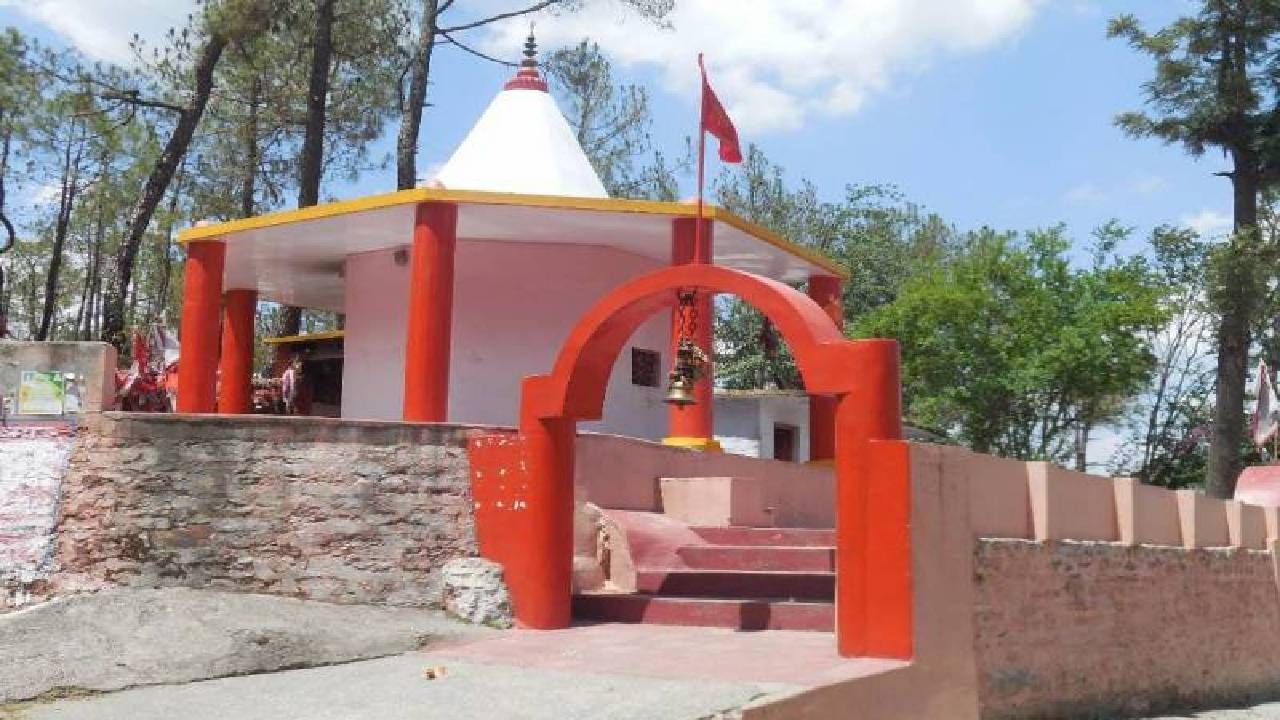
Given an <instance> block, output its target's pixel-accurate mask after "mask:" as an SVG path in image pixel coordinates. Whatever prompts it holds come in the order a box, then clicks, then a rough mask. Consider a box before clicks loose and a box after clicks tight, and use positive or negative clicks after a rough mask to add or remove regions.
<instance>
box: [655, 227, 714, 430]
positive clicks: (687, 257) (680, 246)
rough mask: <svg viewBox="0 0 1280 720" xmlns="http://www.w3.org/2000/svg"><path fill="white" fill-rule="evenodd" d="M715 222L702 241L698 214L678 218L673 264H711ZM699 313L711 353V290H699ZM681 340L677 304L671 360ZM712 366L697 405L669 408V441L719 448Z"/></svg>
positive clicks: (700, 334) (698, 334)
mask: <svg viewBox="0 0 1280 720" xmlns="http://www.w3.org/2000/svg"><path fill="white" fill-rule="evenodd" d="M713 227H714V225H713V223H712V222H711V221H710V220H705V219H704V220H703V221H702V237H701V243H699V238H698V233H697V228H698V220H697V218H677V219H675V220H674V221H672V226H671V264H672V265H688V264H690V263H704V264H708V265H709V264H711V262H712V246H713V238H712V232H713V230H712V229H713ZM694 307H695V310H696V314H697V328H696V329H695V331H694V333H693V339H694V342H695V343H697V345H698V347H700V348H702V351H703V352H705V353H706V354H707V357H708V358H710V357H711V342H712V337H713V334H714V333H713V329H714V327H715V326H714V322H715V312H714V307H713V305H712V301H711V293H709V292H705V291H699V292H698V297H697V300H695V301H694ZM679 342H680V311H679V309H678V308H677V309H676V310H675V311H674V312H673V313H672V314H671V348H670V349H671V352H670V356H671V361H672V362H674V361H675V356H676V346H677V345H678V344H679ZM712 380H713V378H712V372H711V367H710V366H708V367H707V372H706V374H705V375H703V377H702V379H700V380H698V382H697V383H696V384H695V385H694V393H693V394H694V397H695V398H697V402H696V403H694V404H693V405H686V406H684V407H680V406H677V405H672V406H670V409H669V411H668V416H667V417H668V429H669V436H668V437H667V438H665V439H664V440H663V442H664V443H665V444H667V445H675V446H679V447H687V448H694V449H697V450H719V449H720V445H719V444H718V443H717V442H716V441H715V436H714V434H713V431H714V428H715V421H714V413H715V407H714V405H715V396H714V393H713V389H712V388H713V384H712Z"/></svg>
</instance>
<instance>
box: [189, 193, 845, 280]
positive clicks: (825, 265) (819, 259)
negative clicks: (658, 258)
mask: <svg viewBox="0 0 1280 720" xmlns="http://www.w3.org/2000/svg"><path fill="white" fill-rule="evenodd" d="M420 202H455V203H463V204H471V205H513V206H519V207H541V208H557V209H562V210H585V211H596V212H622V213H637V214H643V215H668V216H671V217H695V216H696V215H697V214H698V208H697V206H696V205H694V204H692V203H684V202H663V201H658V200H628V199H622V198H579V197H563V196H559V195H525V194H520V193H499V192H483V191H479V190H447V189H441V188H415V189H413V190H400V191H397V192H392V193H385V194H382V195H370V196H368V197H362V198H356V199H354V200H340V201H338V202H331V203H325V204H323V205H313V206H311V207H306V208H298V209H296V210H281V211H278V212H273V213H267V214H265V215H258V216H255V217H251V218H244V219H241V220H231V221H228V222H223V223H217V224H210V225H198V226H195V227H189V228H185V229H183V230H182V231H180V232H179V233H178V242H179V243H182V244H186V243H190V242H197V241H200V240H211V239H215V238H219V237H224V236H226V235H232V234H235V233H239V232H245V231H248V230H257V229H260V228H268V227H276V226H279V225H288V224H291V223H296V222H303V221H306V220H319V219H322V218H329V217H337V216H340V215H349V214H352V213H358V212H366V211H369V210H380V209H382V208H388V207H394V206H396V205H410V204H414V203H420ZM703 215H704V216H705V217H707V218H710V219H712V220H719V221H721V222H723V223H725V224H727V225H731V226H733V227H734V228H737V229H738V230H741V231H742V232H744V233H747V234H748V235H751V236H753V237H755V238H757V239H760V240H763V241H764V242H766V243H769V244H770V245H773V246H774V247H776V248H778V249H780V250H783V251H785V252H789V253H791V254H792V255H795V256H797V257H800V258H802V259H804V260H807V261H808V262H811V263H813V264H814V265H817V266H818V267H820V268H822V269H824V270H826V271H827V272H830V273H831V274H832V275H835V276H837V277H840V278H843V279H848V278H849V272H848V271H847V270H845V269H844V268H843V267H841V266H840V264H839V263H837V262H836V261H835V260H832V259H831V258H829V257H827V256H825V255H823V254H822V253H820V252H817V251H815V250H811V249H809V248H806V247H803V246H800V245H797V244H795V243H793V242H791V241H789V240H786V239H784V238H782V237H781V236H779V235H777V234H775V233H773V232H770V231H768V230H766V229H765V228H763V227H760V226H759V225H756V224H754V223H751V222H748V221H746V220H743V219H742V218H740V217H738V216H737V215H734V214H733V213H731V212H729V211H728V210H725V209H724V208H722V207H717V206H715V205H706V206H705V207H704V210H703Z"/></svg>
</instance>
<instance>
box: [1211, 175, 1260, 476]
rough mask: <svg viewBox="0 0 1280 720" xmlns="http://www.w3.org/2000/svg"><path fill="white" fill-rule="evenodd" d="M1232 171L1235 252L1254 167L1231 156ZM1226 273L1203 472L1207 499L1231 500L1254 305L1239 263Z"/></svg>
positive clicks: (1246, 235) (1243, 233)
mask: <svg viewBox="0 0 1280 720" xmlns="http://www.w3.org/2000/svg"><path fill="white" fill-rule="evenodd" d="M1233 158H1234V164H1235V171H1234V172H1233V173H1232V176H1231V184H1232V189H1233V191H1234V199H1233V206H1234V207H1233V211H1234V215H1235V234H1234V236H1233V237H1232V239H1231V246H1232V250H1231V251H1238V248H1239V246H1240V245H1241V244H1242V243H1251V242H1253V241H1252V240H1251V239H1250V235H1251V234H1252V233H1256V232H1257V231H1258V185H1259V179H1258V175H1257V171H1256V168H1257V163H1256V161H1255V160H1254V159H1253V158H1252V157H1251V156H1250V155H1248V154H1244V153H1233ZM1227 267H1229V268H1230V269H1231V271H1230V273H1229V275H1228V276H1227V277H1224V278H1221V280H1220V282H1222V283H1223V284H1224V285H1225V287H1226V291H1225V292H1226V293H1228V294H1229V296H1230V297H1232V298H1233V300H1232V301H1230V302H1226V303H1224V305H1223V307H1222V308H1221V317H1219V319H1218V328H1217V329H1218V333H1217V339H1218V348H1217V349H1218V365H1217V393H1216V396H1215V402H1214V410H1213V428H1212V435H1211V438H1210V442H1209V458H1208V467H1207V469H1206V472H1205V493H1206V494H1208V495H1209V496H1210V497H1216V498H1230V497H1231V496H1232V495H1233V494H1234V493H1235V489H1236V478H1237V477H1238V476H1239V475H1240V466H1241V461H1240V445H1241V443H1242V442H1243V441H1244V392H1245V377H1246V375H1247V370H1246V366H1247V365H1248V362H1249V336H1250V334H1249V324H1250V321H1251V320H1252V318H1251V315H1252V313H1251V312H1250V308H1251V307H1253V303H1252V302H1251V300H1250V298H1249V297H1248V295H1250V294H1251V292H1252V283H1250V282H1248V281H1247V280H1246V279H1245V278H1241V277H1239V273H1240V272H1241V270H1242V269H1244V263H1241V262H1239V261H1238V260H1234V259H1233V260H1229V261H1228V262H1227ZM1245 271H1246V272H1247V270H1245Z"/></svg>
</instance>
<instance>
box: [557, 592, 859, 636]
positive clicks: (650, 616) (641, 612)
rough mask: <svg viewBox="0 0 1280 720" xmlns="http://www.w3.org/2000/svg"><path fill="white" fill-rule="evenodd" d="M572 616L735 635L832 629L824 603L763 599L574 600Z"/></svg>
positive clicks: (832, 617) (610, 597) (829, 606)
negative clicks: (725, 630)
mask: <svg viewBox="0 0 1280 720" xmlns="http://www.w3.org/2000/svg"><path fill="white" fill-rule="evenodd" d="M573 614H574V617H576V618H578V619H581V620H598V621H603V622H629V623H647V624H651V625H685V626H694V627H724V628H734V629H737V630H808V631H817V632H832V631H833V630H834V629H835V606H834V605H833V604H831V603H829V602H796V601H792V600H777V599H764V598H761V599H752V600H747V599H740V598H736V599H735V598H686V597H662V596H655V595H642V594H629V595H604V594H599V595H577V596H575V597H574V599H573Z"/></svg>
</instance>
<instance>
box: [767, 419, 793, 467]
mask: <svg viewBox="0 0 1280 720" xmlns="http://www.w3.org/2000/svg"><path fill="white" fill-rule="evenodd" d="M797 434H798V431H797V429H796V427H795V426H794V425H783V424H781V423H774V424H773V459H774V460H786V461H787V462H795V461H796V435H797Z"/></svg>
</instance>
